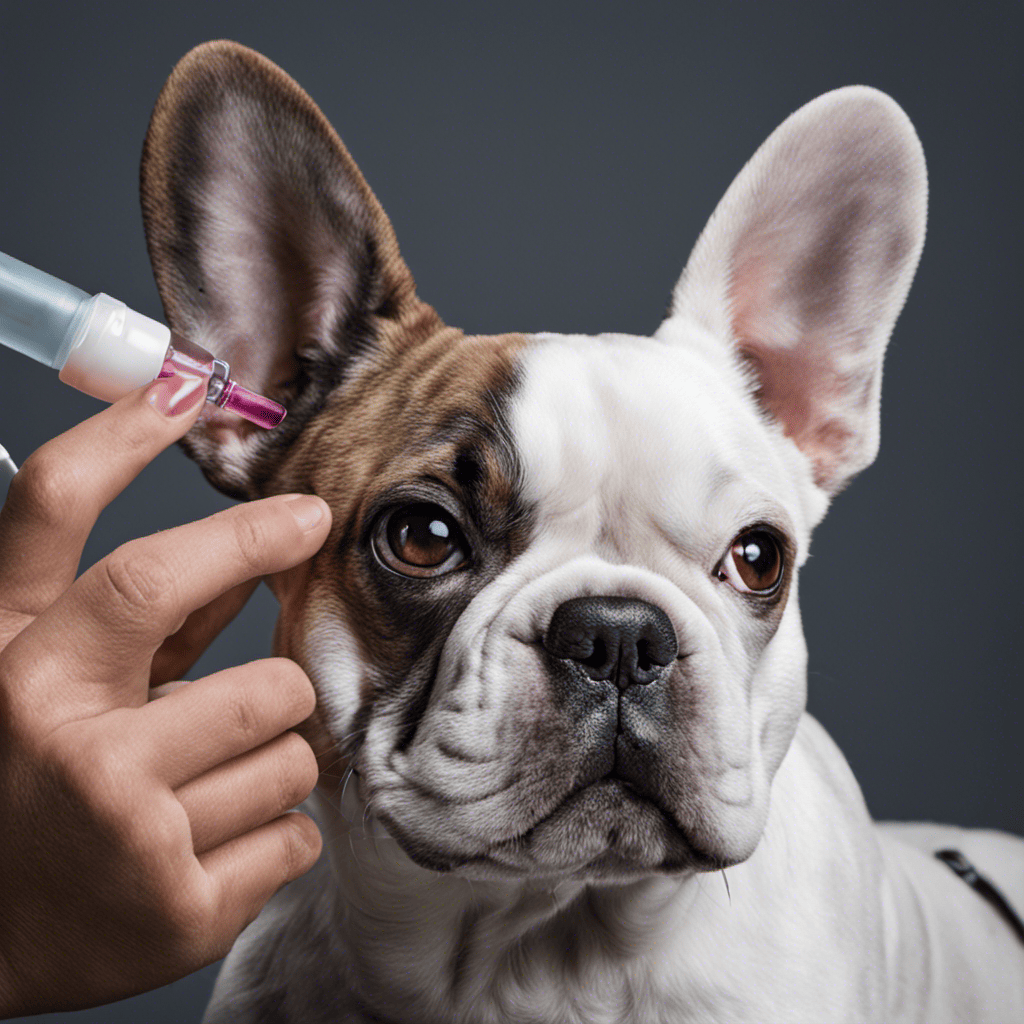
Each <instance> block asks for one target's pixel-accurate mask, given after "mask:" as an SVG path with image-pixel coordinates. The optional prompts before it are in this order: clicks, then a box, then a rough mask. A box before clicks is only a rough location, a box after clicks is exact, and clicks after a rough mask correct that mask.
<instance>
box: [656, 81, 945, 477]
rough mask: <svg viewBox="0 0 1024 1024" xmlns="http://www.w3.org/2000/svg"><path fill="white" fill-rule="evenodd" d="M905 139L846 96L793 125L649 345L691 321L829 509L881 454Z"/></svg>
mask: <svg viewBox="0 0 1024 1024" xmlns="http://www.w3.org/2000/svg"><path fill="white" fill-rule="evenodd" d="M926 205H927V178H926V174H925V164H924V154H923V153H922V150H921V145H920V143H919V141H918V139H917V135H916V134H915V132H914V129H913V126H912V125H911V123H910V121H909V120H908V118H907V116H906V114H904V112H903V111H902V110H901V109H900V107H899V106H898V105H897V104H896V103H895V102H894V101H893V100H892V99H890V98H889V97H888V96H886V95H885V94H884V93H880V92H878V91H877V90H875V89H870V88H867V87H864V86H851V87H849V88H845V89H838V90H836V91H835V92H830V93H827V94H826V95H824V96H821V97H819V98H818V99H816V100H814V101H812V102H811V103H808V104H807V105H806V106H804V107H802V108H801V109H800V110H798V111H797V112H796V113H795V114H793V115H792V116H791V117H789V118H788V119H787V120H786V121H785V122H784V123H783V124H782V125H781V126H780V127H779V128H778V129H776V131H775V132H773V133H772V135H771V136H770V137H769V138H768V140H767V141H766V142H765V143H764V145H762V146H761V148H760V149H759V150H758V151H757V153H755V154H754V156H753V157H752V158H751V160H750V162H749V163H748V164H747V165H746V166H745V167H744V168H743V170H742V171H741V172H740V174H739V176H738V177H737V178H736V180H735V181H734V182H733V183H732V185H731V186H730V187H729V190H728V191H727V192H726V194H725V196H724V197H723V199H722V201H721V202H720V203H719V205H718V207H717V209H716V210H715V212H714V214H713V215H712V217H711V220H710V221H709V222H708V225H707V227H706V228H705V229H704V232H703V234H702V235H701V236H700V239H699V240H698V242H697V245H696V246H695V248H694V250H693V253H692V255H691V256H690V259H689V262H688V263H687V265H686V269H685V270H684V271H683V275H682V277H681V278H680V280H679V283H678V285H677V286H676V289H675V292H674V295H673V300H672V306H671V311H670V313H669V317H668V319H667V320H666V321H665V323H663V324H662V326H661V328H659V330H658V333H657V336H658V337H662V338H666V339H672V338H674V337H677V336H680V335H681V332H683V331H684V330H685V324H686V322H687V321H690V322H694V321H695V322H697V323H698V324H700V325H701V326H703V327H704V328H706V329H708V330H709V331H711V332H712V333H713V334H714V335H715V336H716V337H717V338H719V339H722V340H723V341H724V342H725V343H726V344H727V345H729V346H730V347H731V349H732V351H733V353H734V354H735V355H736V356H737V357H738V358H739V359H740V360H741V361H742V362H743V363H744V364H745V365H746V367H747V368H748V369H749V371H750V372H751V375H752V381H753V386H754V391H755V395H756V398H757V400H758V401H759V403H760V404H761V406H762V407H763V408H764V409H765V411H766V412H768V413H769V414H770V415H771V416H773V417H774V418H775V419H776V420H777V421H778V422H779V423H780V424H781V426H782V428H783V429H784V431H785V433H786V434H787V435H788V436H789V437H790V438H791V439H792V440H793V441H794V442H795V444H796V445H797V446H798V447H799V448H800V449H801V451H803V453H804V454H805V455H806V456H807V458H808V459H809V460H810V463H811V467H812V470H813V473H814V479H815V482H816V483H817V485H818V486H819V487H820V488H821V489H822V490H824V491H825V492H826V493H827V494H830V495H831V494H835V493H836V492H837V491H838V490H840V489H841V488H842V487H843V486H844V485H845V484H846V483H847V482H848V481H849V479H850V478H851V477H852V476H853V475H854V474H855V473H857V472H858V471H859V470H861V469H863V468H864V467H865V466H867V465H869V464H870V463H871V461H872V460H873V459H874V457H875V455H876V454H877V451H878V433H879V396H880V391H881V372H882V356H883V354H884V351H885V345H886V342H887V341H888V338H889V334H890V333H891V331H892V328H893V325H894V324H895V322H896V317H897V316H898V315H899V311H900V309H901V308H902V306H903V302H904V300H905V299H906V296H907V292H908V290H909V289H910V282H911V280H912V278H913V276H914V270H915V269H916V267H917V262H918V258H919V256H920V253H921V246H922V245H923V243H924V231H925V212H926Z"/></svg>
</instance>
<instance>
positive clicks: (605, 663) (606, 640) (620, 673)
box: [544, 597, 679, 690]
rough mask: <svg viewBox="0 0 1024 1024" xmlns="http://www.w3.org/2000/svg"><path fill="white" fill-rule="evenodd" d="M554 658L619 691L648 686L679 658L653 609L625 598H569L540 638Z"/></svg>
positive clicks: (667, 625) (672, 634)
mask: <svg viewBox="0 0 1024 1024" xmlns="http://www.w3.org/2000/svg"><path fill="white" fill-rule="evenodd" d="M544 647H545V648H546V649H547V651H548V653H549V654H551V655H552V656H553V657H555V658H564V659H568V660H570V661H575V662H576V663H577V664H578V665H579V666H580V667H581V668H582V669H583V671H584V672H585V673H586V674H587V675H588V676H589V677H590V678H591V679H612V680H614V681H615V684H616V685H617V686H618V687H619V689H620V690H625V689H626V687H627V686H631V685H632V684H633V683H643V684H646V683H653V682H654V681H655V679H657V678H658V677H659V676H660V675H661V674H662V672H663V670H664V668H665V666H666V665H670V664H672V662H673V661H674V660H675V658H676V655H677V654H678V653H679V644H678V642H677V640H676V631H675V630H674V629H673V628H672V623H671V622H670V621H669V617H668V616H667V615H666V614H665V613H664V612H663V611H662V610H661V609H660V608H658V607H657V606H656V605H653V604H648V602H647V601H636V600H633V599H632V598H628V597H574V598H572V600H570V601H566V602H565V603H564V604H560V605H559V606H558V608H556V609H555V614H554V615H552V616H551V623H550V625H549V626H548V632H547V636H545V637H544Z"/></svg>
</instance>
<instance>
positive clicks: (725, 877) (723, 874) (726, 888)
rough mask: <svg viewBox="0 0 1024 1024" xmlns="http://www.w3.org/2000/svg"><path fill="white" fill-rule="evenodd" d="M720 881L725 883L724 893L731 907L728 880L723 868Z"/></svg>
mask: <svg viewBox="0 0 1024 1024" xmlns="http://www.w3.org/2000/svg"><path fill="white" fill-rule="evenodd" d="M722 881H723V882H725V892H726V894H727V895H728V897H729V906H730V907H731V906H732V892H731V891H730V889H729V879H728V877H727V876H726V874H725V868H722Z"/></svg>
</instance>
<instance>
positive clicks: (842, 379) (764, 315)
mask: <svg viewBox="0 0 1024 1024" xmlns="http://www.w3.org/2000/svg"><path fill="white" fill-rule="evenodd" d="M758 241H759V242H762V243H763V242H765V241H768V239H764V238H761V239H758ZM787 269H792V264H791V263H788V261H786V260H784V259H782V260H779V259H774V260H773V259H771V258H769V257H765V256H763V255H760V254H759V253H756V252H749V251H748V253H747V254H746V255H745V257H744V258H743V259H742V260H737V266H736V269H735V273H734V275H733V278H732V282H731V285H732V288H731V291H732V298H733V301H732V314H733V316H732V324H733V331H734V334H735V337H736V341H737V343H738V352H739V355H740V358H741V359H742V360H743V361H744V362H745V363H746V364H747V365H748V366H749V367H750V369H751V371H752V372H753V376H754V377H755V379H756V381H757V387H756V391H755V397H756V398H757V401H758V402H759V404H760V405H761V407H762V408H763V409H764V410H765V411H766V412H768V413H769V414H770V415H771V416H772V417H773V418H774V419H775V420H777V421H778V422H779V424H780V425H781V426H782V428H783V431H784V432H785V434H786V436H787V437H789V438H790V439H791V440H792V441H793V442H794V444H796V446H797V447H798V448H799V449H800V450H801V451H802V452H803V453H804V454H805V455H806V456H807V458H808V459H809V460H810V462H811V464H812V466H813V469H814V479H815V483H817V484H818V486H820V487H823V488H825V489H828V490H830V489H831V488H832V487H833V485H835V484H836V483H837V482H838V481H837V477H838V476H839V474H840V473H841V472H842V468H841V467H842V466H843V465H844V463H846V462H847V460H849V459H850V458H851V457H853V458H855V457H856V451H855V450H856V448H857V440H858V432H859V428H860V424H861V422H862V419H863V417H864V415H865V414H866V413H867V411H868V404H869V401H870V391H871V379H870V374H867V375H866V374H865V370H866V367H864V366H863V365H862V366H861V367H856V366H851V367H849V369H850V371H851V372H848V373H843V372H841V371H840V367H839V362H840V360H841V358H842V355H841V353H842V351H843V348H844V346H843V344H842V341H843V338H842V337H841V336H836V337H831V336H829V335H828V333H827V331H826V332H821V325H819V330H818V332H814V333H808V328H807V325H806V324H804V323H802V322H801V319H802V318H801V316H800V313H799V311H798V310H797V308H796V303H795V301H794V297H793V296H792V295H791V294H790V293H789V290H788V285H789V282H788V280H787V278H786V274H785V271H786V270H787ZM825 326H829V325H828V324H827V322H826V325H825ZM834 330H835V332H836V334H837V335H839V333H840V332H841V330H842V328H841V327H840V326H839V325H838V324H837V325H834Z"/></svg>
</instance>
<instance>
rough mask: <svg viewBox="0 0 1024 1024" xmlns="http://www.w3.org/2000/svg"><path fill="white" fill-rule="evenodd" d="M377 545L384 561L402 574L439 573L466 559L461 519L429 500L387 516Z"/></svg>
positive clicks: (429, 574) (425, 574)
mask: <svg viewBox="0 0 1024 1024" xmlns="http://www.w3.org/2000/svg"><path fill="white" fill-rule="evenodd" d="M375 547H376V549H377V554H378V555H379V557H380V559H381V561H382V562H383V563H384V564H385V565H386V566H388V568H390V569H394V571H395V572H399V573H401V574H402V575H403V576H439V575H441V573H445V572H450V571H451V570H452V569H454V568H455V567H456V566H458V565H461V564H462V562H464V561H465V559H466V543H465V541H464V540H463V538H462V531H461V530H460V529H459V526H458V523H456V522H455V520H454V519H453V518H452V516H450V515H449V514H448V513H447V512H446V511H445V510H444V509H443V508H441V506H440V505H432V504H429V503H427V502H419V503H417V504H415V505H405V506H403V507H402V508H398V509H395V511H394V512H391V513H390V514H389V515H387V516H385V517H384V520H383V521H382V522H381V525H380V527H378V529H377V535H376V538H375Z"/></svg>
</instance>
